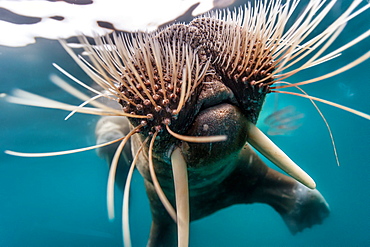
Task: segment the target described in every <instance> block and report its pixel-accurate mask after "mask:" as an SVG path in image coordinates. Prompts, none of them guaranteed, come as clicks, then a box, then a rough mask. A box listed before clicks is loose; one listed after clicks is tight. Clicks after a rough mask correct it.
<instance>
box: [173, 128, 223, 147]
mask: <svg viewBox="0 0 370 247" xmlns="http://www.w3.org/2000/svg"><path fill="white" fill-rule="evenodd" d="M166 129H167V131H168V133H170V134H171V135H172V136H173V137H175V138H177V139H179V140H182V141H186V142H195V143H209V142H222V141H226V140H227V136H226V135H218V136H185V135H180V134H177V133H175V132H173V131H172V130H171V129H170V127H169V126H168V124H166Z"/></svg>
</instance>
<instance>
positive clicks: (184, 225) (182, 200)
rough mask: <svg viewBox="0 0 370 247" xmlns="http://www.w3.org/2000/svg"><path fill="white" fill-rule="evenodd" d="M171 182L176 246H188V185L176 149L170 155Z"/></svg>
mask: <svg viewBox="0 0 370 247" xmlns="http://www.w3.org/2000/svg"><path fill="white" fill-rule="evenodd" d="M171 164H172V172H173V181H174V183H175V198H176V213H177V236H178V246H179V247H187V246H188V245H189V220H190V215H189V214H190V205H189V185H188V171H187V165H186V161H185V159H184V156H183V155H182V153H181V149H180V148H179V147H177V148H176V149H175V150H174V151H173V152H172V154H171Z"/></svg>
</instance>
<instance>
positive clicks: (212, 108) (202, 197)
mask: <svg viewBox="0 0 370 247" xmlns="http://www.w3.org/2000/svg"><path fill="white" fill-rule="evenodd" d="M231 94H232V93H231V91H230V89H228V88H227V87H226V86H224V85H223V84H222V83H217V82H214V83H211V84H207V85H205V86H204V87H203V89H202V92H201V94H200V96H199V99H198V101H197V106H194V107H195V108H196V107H198V109H200V112H199V113H198V115H197V117H196V118H195V121H194V122H193V124H192V126H191V128H190V129H189V130H188V131H187V134H188V135H198V136H207V135H208V136H209V135H220V134H223V135H227V136H228V139H227V141H225V142H218V143H205V144H193V143H187V142H181V141H176V142H174V143H173V146H172V147H171V148H172V150H173V148H174V147H175V146H179V147H180V148H181V150H182V153H183V155H184V157H185V160H186V161H187V166H188V177H189V191H190V218H191V221H193V220H197V219H200V218H203V217H206V216H207V215H210V214H212V213H215V212H216V211H218V210H220V209H223V208H225V207H228V206H231V205H233V204H241V203H245V204H250V203H266V204H268V205H270V206H271V207H273V208H274V209H275V210H276V211H277V212H278V213H280V215H281V216H282V218H283V219H284V221H285V223H286V224H287V226H288V228H289V230H290V231H291V232H292V233H293V234H295V233H297V232H300V231H302V230H303V229H304V228H307V227H311V226H312V225H314V224H320V223H321V222H322V220H323V219H324V218H326V217H327V216H328V215H329V207H328V204H327V203H326V201H325V199H324V198H323V197H322V196H321V194H320V193H319V192H318V191H317V190H310V189H308V188H306V187H305V186H303V185H301V184H300V183H298V182H297V181H295V180H294V179H292V178H291V177H288V176H286V175H283V174H281V173H279V172H277V171H275V170H273V169H271V168H269V167H267V166H266V164H265V163H264V162H263V161H262V160H261V159H260V158H259V157H258V155H257V154H256V153H255V152H254V151H253V150H252V149H251V147H250V146H249V145H248V144H246V139H247V132H246V129H247V128H246V117H245V116H244V115H243V113H242V112H241V111H240V110H239V108H238V107H237V106H235V105H234V104H235V102H234V101H233V100H225V98H228V96H229V95H231ZM231 96H232V95H231ZM213 103H215V105H213ZM101 121H105V124H107V123H109V122H114V123H116V124H117V125H116V127H117V129H114V128H111V129H109V128H108V129H109V130H108V131H104V130H103V129H104V127H102V126H104V124H100V126H98V128H97V130H99V128H100V130H102V131H101V133H97V137H98V143H99V142H104V141H109V140H112V139H115V138H117V137H120V136H122V135H124V134H127V132H128V121H127V120H125V119H124V118H123V119H122V118H118V119H117V117H116V118H114V117H113V118H112V117H108V118H103V119H102V120H101ZM120 121H121V122H120ZM108 125H109V124H108ZM123 126H125V127H123ZM120 131H121V132H120ZM112 133H113V134H112ZM143 138H144V137H143V136H140V134H138V135H134V137H133V138H132V143H131V145H132V152H133V153H136V151H137V150H138V148H139V147H140V146H141V142H142V140H143ZM156 142H157V143H158V142H160V139H159V140H156ZM171 148H170V149H169V150H166V152H163V150H162V151H161V152H159V151H158V150H156V146H155V148H154V150H153V162H154V167H155V171H156V174H157V177H158V180H159V183H160V184H161V187H162V189H163V191H164V192H165V194H166V195H167V197H168V199H169V200H170V202H171V203H172V205H173V206H174V207H175V200H174V198H175V195H174V185H173V177H172V169H171V164H170V154H171V152H172V150H171ZM114 149H115V147H114V146H112V147H108V148H105V149H100V150H99V154H100V156H102V157H105V158H106V160H107V161H108V162H110V161H111V159H112V155H113V153H114V152H113V151H112V150H114ZM145 149H146V150H145V151H144V152H142V155H141V156H140V159H139V162H138V164H137V168H138V170H139V171H140V173H141V174H142V176H143V177H144V179H145V187H146V191H147V195H148V197H149V201H150V206H151V212H152V219H153V221H152V227H151V232H150V237H149V240H148V246H176V244H177V227H176V224H175V223H174V221H173V220H172V219H171V217H170V216H169V214H168V213H167V211H166V210H165V208H164V207H163V205H162V203H161V201H160V200H159V198H158V196H157V193H156V192H155V189H154V186H153V184H152V180H151V177H150V173H149V168H148V146H146V147H145ZM124 153H125V154H124V157H122V158H121V159H120V167H121V171H120V174H118V175H117V180H118V183H119V184H123V182H124V181H125V180H126V176H127V167H128V166H129V165H130V163H129V160H130V159H131V158H130V157H131V153H130V151H129V150H128V149H125V151H124ZM122 167H123V169H122Z"/></svg>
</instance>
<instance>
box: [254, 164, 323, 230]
mask: <svg viewBox="0 0 370 247" xmlns="http://www.w3.org/2000/svg"><path fill="white" fill-rule="evenodd" d="M252 202H260V203H266V204H269V205H270V206H272V207H273V208H274V209H275V210H276V211H277V212H278V213H279V214H280V215H281V217H282V218H283V220H284V221H285V223H286V225H287V226H288V228H289V230H290V232H291V233H292V234H296V233H298V232H301V231H303V230H304V229H305V228H310V227H312V226H313V225H316V224H321V223H322V222H323V220H324V219H325V218H327V217H328V216H329V214H330V209H329V205H328V203H327V202H326V201H325V199H324V197H323V196H322V195H321V193H320V192H319V191H318V190H316V189H309V188H307V187H306V186H304V185H302V184H301V183H299V182H297V181H296V180H294V179H293V178H291V177H288V176H286V175H283V174H281V173H279V172H277V171H275V170H273V169H271V168H268V170H267V172H266V175H265V176H264V178H262V179H260V180H259V182H258V184H256V187H255V191H254V192H253V195H252Z"/></svg>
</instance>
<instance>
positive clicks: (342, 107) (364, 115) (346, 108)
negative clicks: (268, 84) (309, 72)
mask: <svg viewBox="0 0 370 247" xmlns="http://www.w3.org/2000/svg"><path fill="white" fill-rule="evenodd" d="M294 84H298V83H293V84H291V85H294ZM271 92H272V93H282V94H290V95H295V96H299V97H302V98H307V99H312V100H315V101H319V102H321V103H324V104H327V105H331V106H334V107H337V108H339V109H342V110H345V111H347V112H350V113H353V114H355V115H357V116H360V117H363V118H365V119H368V120H370V115H369V114H366V113H363V112H360V111H357V110H355V109H352V108H349V107H347V106H343V105H340V104H337V103H334V102H331V101H328V100H324V99H320V98H317V97H314V96H310V95H305V94H299V93H293V92H288V91H277V90H271Z"/></svg>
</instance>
